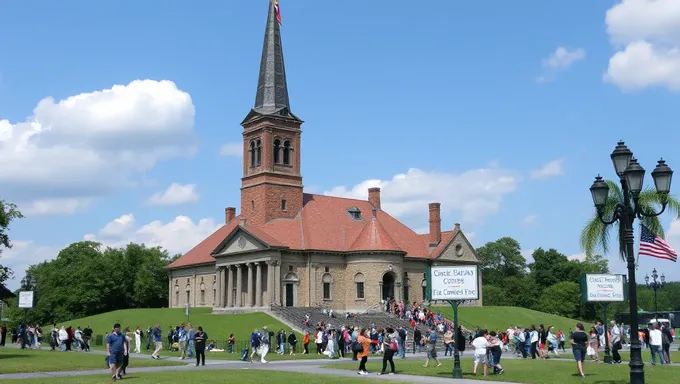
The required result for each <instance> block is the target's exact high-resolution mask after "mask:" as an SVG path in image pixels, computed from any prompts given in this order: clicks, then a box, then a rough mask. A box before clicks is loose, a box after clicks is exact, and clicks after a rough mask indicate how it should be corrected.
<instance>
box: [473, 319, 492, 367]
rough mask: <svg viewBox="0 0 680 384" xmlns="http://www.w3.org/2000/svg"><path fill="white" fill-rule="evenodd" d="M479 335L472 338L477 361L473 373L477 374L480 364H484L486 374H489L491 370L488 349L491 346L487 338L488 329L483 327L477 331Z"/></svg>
mask: <svg viewBox="0 0 680 384" xmlns="http://www.w3.org/2000/svg"><path fill="white" fill-rule="evenodd" d="M476 333H477V337H476V338H475V339H474V340H472V346H473V347H475V361H474V365H473V367H472V374H473V375H475V376H476V375H477V368H478V367H479V364H482V367H483V369H484V376H486V375H487V374H488V370H489V360H488V355H487V349H488V348H489V341H488V340H487V336H486V330H484V329H481V330H479V331H477V332H476Z"/></svg>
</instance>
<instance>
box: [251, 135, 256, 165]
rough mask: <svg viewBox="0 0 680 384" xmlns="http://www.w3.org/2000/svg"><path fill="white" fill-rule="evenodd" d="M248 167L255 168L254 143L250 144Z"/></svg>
mask: <svg viewBox="0 0 680 384" xmlns="http://www.w3.org/2000/svg"><path fill="white" fill-rule="evenodd" d="M250 166H251V167H254V166H255V142H254V141H251V142H250Z"/></svg>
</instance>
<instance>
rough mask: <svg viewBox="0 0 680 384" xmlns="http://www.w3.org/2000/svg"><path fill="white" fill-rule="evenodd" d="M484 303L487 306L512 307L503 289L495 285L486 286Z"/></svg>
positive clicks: (483, 293) (483, 294) (483, 292)
mask: <svg viewBox="0 0 680 384" xmlns="http://www.w3.org/2000/svg"><path fill="white" fill-rule="evenodd" d="M482 296H483V297H482V302H483V303H484V305H485V306H512V305H513V303H511V302H510V300H508V296H507V295H506V294H505V292H504V291H503V288H500V287H497V286H495V285H485V286H484V289H483V291H482Z"/></svg>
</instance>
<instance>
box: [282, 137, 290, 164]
mask: <svg viewBox="0 0 680 384" xmlns="http://www.w3.org/2000/svg"><path fill="white" fill-rule="evenodd" d="M290 151H291V148H290V141H288V140H286V141H284V142H283V164H285V165H290Z"/></svg>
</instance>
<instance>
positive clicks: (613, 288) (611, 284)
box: [579, 274, 634, 364]
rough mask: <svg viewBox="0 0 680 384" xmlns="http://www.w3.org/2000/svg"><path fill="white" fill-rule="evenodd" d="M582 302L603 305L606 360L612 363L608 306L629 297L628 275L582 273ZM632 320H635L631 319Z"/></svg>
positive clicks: (580, 278)
mask: <svg viewBox="0 0 680 384" xmlns="http://www.w3.org/2000/svg"><path fill="white" fill-rule="evenodd" d="M579 283H580V285H581V303H592V302H595V303H600V304H601V305H602V312H603V313H602V315H603V316H602V322H603V323H604V324H603V325H604V362H605V363H606V364H611V363H612V357H611V355H610V353H609V352H610V351H609V338H608V332H609V331H608V326H607V307H608V306H609V304H610V303H616V302H622V301H626V300H627V299H628V297H627V294H626V293H627V292H628V290H627V289H626V287H625V286H626V285H628V284H627V283H626V276H624V275H606V274H581V275H580V276H579ZM631 321H634V320H633V319H631Z"/></svg>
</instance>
